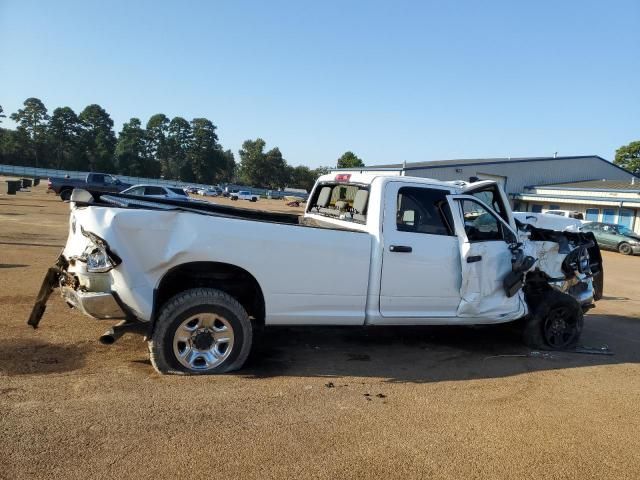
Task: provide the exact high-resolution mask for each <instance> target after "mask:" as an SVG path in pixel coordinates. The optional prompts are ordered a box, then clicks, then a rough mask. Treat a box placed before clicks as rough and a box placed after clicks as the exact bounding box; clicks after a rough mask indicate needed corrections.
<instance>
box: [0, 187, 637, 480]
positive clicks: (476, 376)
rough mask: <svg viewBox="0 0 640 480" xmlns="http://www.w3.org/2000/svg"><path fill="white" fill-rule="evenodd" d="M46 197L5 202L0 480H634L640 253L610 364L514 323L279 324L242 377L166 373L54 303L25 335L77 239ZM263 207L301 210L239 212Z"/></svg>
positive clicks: (614, 275) (598, 333)
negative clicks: (523, 335) (44, 287)
mask: <svg viewBox="0 0 640 480" xmlns="http://www.w3.org/2000/svg"><path fill="white" fill-rule="evenodd" d="M45 183H46V182H45ZM2 184H3V185H4V182H2ZM3 188H4V187H3ZM45 189H46V185H40V186H38V187H36V188H35V189H34V191H32V192H29V193H19V194H18V195H16V196H7V195H5V194H0V329H1V332H2V336H1V337H0V477H1V478H7V479H21V478H24V479H33V478H47V479H48V478H64V479H76V478H77V479H83V480H86V479H87V478H156V479H157V478H197V477H205V476H207V477H212V478H213V477H216V476H233V477H235V478H243V479H245V478H256V479H258V478H259V479H263V478H296V477H305V478H306V477H308V478H331V479H336V478H340V479H341V478H379V477H383V476H384V477H388V478H401V477H402V478H452V479H460V478H466V479H470V478H492V479H496V478H505V479H506V478H509V479H516V478H517V479H525V478H530V479H536V480H539V479H543V478H554V479H555V478H580V479H585V478H599V479H601V478H615V479H622V478H629V479H636V478H640V435H639V433H638V432H640V415H639V412H640V367H639V365H638V362H639V360H640V349H639V347H640V313H639V312H640V308H639V307H640V285H639V283H640V282H639V280H640V257H634V258H629V257H623V256H622V255H619V254H615V253H605V254H604V258H605V269H606V282H605V299H604V300H603V301H601V302H599V304H598V307H597V308H596V309H595V310H593V311H592V312H591V313H590V314H589V315H588V316H587V318H586V321H585V332H584V336H583V343H584V344H585V345H594V346H600V345H603V344H606V345H608V346H609V347H610V348H611V349H612V350H613V351H614V352H615V355H614V356H600V355H578V354H568V353H562V354H558V353H554V354H552V355H543V356H536V355H535V354H534V355H532V354H531V352H530V350H528V349H526V348H524V347H523V346H521V345H520V344H519V343H518V339H517V337H516V336H514V334H513V333H512V332H511V331H509V329H507V328H504V327H491V328H397V329H389V328H376V329H360V328H306V329H303V328H290V329H286V328H279V329H274V330H270V331H269V332H268V333H267V335H266V337H265V338H264V339H263V341H262V343H261V345H260V347H259V348H257V349H256V350H255V352H253V353H252V356H251V358H250V362H249V365H248V366H247V368H246V369H245V370H244V371H242V372H240V373H237V374H233V375H226V376H217V377H175V376H174V377H170V376H164V377H163V376H159V375H157V374H156V373H155V372H154V371H153V369H152V367H151V365H150V364H149V361H148V355H147V348H146V344H145V343H144V342H143V341H142V340H141V338H140V337H136V336H125V337H124V338H122V339H121V340H120V341H119V342H117V343H116V344H115V345H113V346H103V345H100V344H99V343H98V342H97V338H98V336H99V335H100V334H101V333H103V332H104V331H105V330H106V329H107V328H108V326H110V325H111V323H115V322H97V321H92V320H91V319H89V318H86V317H83V316H82V315H80V314H78V313H76V312H75V311H72V310H69V309H68V308H67V307H66V306H65V305H64V304H63V302H62V301H61V300H60V299H59V298H58V297H57V296H56V297H54V299H53V300H52V301H50V303H49V307H48V310H47V313H46V314H45V317H44V318H43V321H42V323H41V327H40V328H39V329H38V330H36V331H34V330H31V329H30V328H29V327H27V325H26V323H25V322H26V319H27V316H28V312H29V311H30V308H31V304H32V302H33V300H34V297H35V295H36V293H37V290H38V288H39V285H40V282H41V280H42V277H43V276H44V273H45V271H46V269H47V267H48V266H49V265H50V264H51V263H52V262H53V260H54V259H55V257H56V255H57V253H58V251H59V250H60V249H61V248H62V246H63V244H64V241H65V237H66V230H67V222H68V205H66V204H63V203H62V202H60V201H59V200H58V199H57V198H56V197H54V196H53V195H47V194H46V193H45ZM214 201H216V200H214ZM234 204H236V202H234ZM269 204H271V207H273V208H276V207H277V208H281V209H284V210H285V211H296V210H295V209H288V207H284V206H283V202H278V201H273V202H265V201H262V200H261V201H260V202H258V203H257V204H249V203H248V202H242V206H245V207H251V208H259V207H263V208H264V207H265V206H266V205H269ZM297 211H300V209H298V210H297Z"/></svg>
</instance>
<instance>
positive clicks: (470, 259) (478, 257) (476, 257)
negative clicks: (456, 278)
mask: <svg viewBox="0 0 640 480" xmlns="http://www.w3.org/2000/svg"><path fill="white" fill-rule="evenodd" d="M480 260H482V255H474V256H472V257H467V263H474V262H479V261H480Z"/></svg>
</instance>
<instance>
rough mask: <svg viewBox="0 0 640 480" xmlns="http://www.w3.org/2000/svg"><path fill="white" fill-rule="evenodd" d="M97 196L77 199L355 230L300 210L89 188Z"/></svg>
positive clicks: (113, 204) (114, 204)
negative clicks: (309, 217) (259, 208)
mask: <svg viewBox="0 0 640 480" xmlns="http://www.w3.org/2000/svg"><path fill="white" fill-rule="evenodd" d="M87 191H88V192H89V193H91V196H92V197H93V199H94V201H93V202H86V203H83V202H76V203H78V204H79V205H80V204H84V205H87V206H88V205H94V206H109V207H120V208H141V209H153V210H181V211H187V212H191V213H199V214H202V215H212V216H216V217H228V218H240V219H245V220H252V221H257V222H271V223H281V224H286V225H300V226H305V227H311V228H327V229H331V230H344V231H354V230H352V229H350V228H348V225H345V226H340V225H335V224H330V223H324V222H322V221H317V220H311V219H305V218H304V216H303V215H299V214H296V213H279V212H268V211H265V210H256V209H251V208H242V207H235V206H233V207H232V206H229V205H219V204H215V203H208V202H207V203H196V202H190V201H187V200H179V199H165V198H150V197H139V196H136V195H127V194H123V193H105V192H98V191H92V190H87Z"/></svg>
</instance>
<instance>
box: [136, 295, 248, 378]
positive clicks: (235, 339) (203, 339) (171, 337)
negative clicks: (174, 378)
mask: <svg viewBox="0 0 640 480" xmlns="http://www.w3.org/2000/svg"><path fill="white" fill-rule="evenodd" d="M252 340H253V328H252V325H251V320H250V319H249V315H247V312H246V311H245V309H244V308H243V307H242V305H240V304H239V303H238V302H237V301H236V299H235V298H233V297H232V296H231V295H229V294H227V293H225V292H223V291H221V290H216V289H212V288H195V289H191V290H187V291H184V292H182V293H179V294H178V295H176V296H175V297H173V298H172V299H170V300H169V301H168V302H167V303H166V304H165V305H164V306H163V307H162V309H161V310H160V314H159V317H158V323H157V325H156V329H155V332H154V333H153V336H152V338H151V340H150V341H149V342H148V343H149V353H150V357H151V363H152V364H153V366H154V368H155V369H156V370H157V371H158V372H160V373H181V374H192V375H193V374H196V375H198V374H199V375H202V374H215V373H226V372H231V371H233V370H237V369H239V368H240V367H242V365H243V364H244V362H245V361H246V359H247V357H248V356H249V351H250V350H251V343H252Z"/></svg>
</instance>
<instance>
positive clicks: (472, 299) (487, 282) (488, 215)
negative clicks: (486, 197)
mask: <svg viewBox="0 0 640 480" xmlns="http://www.w3.org/2000/svg"><path fill="white" fill-rule="evenodd" d="M447 199H448V202H449V206H450V208H451V214H452V217H453V223H454V225H455V231H456V235H457V239H458V246H459V251H460V257H459V258H460V262H461V270H462V281H461V285H460V304H459V306H458V309H457V315H458V316H459V317H474V318H483V319H485V320H490V319H494V320H495V321H496V322H505V321H509V320H514V319H516V318H519V317H521V316H523V315H524V314H525V313H526V307H525V302H524V294H523V292H522V291H521V290H520V291H519V292H518V293H516V294H515V295H514V296H512V297H508V296H507V295H506V293H505V290H504V287H503V284H502V282H503V279H504V277H505V276H506V275H507V274H508V273H509V272H510V271H511V258H512V254H511V250H510V249H509V246H510V245H512V244H514V243H515V242H516V241H517V240H516V239H517V236H516V234H515V233H514V231H513V230H512V229H511V227H510V226H509V225H508V224H507V222H505V221H504V220H503V219H502V218H500V216H499V215H498V214H497V213H496V212H495V211H494V210H493V209H491V208H490V207H489V206H488V205H487V204H486V203H484V202H482V201H480V200H479V199H477V198H476V197H474V196H471V195H449V196H448V197H447Z"/></svg>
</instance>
